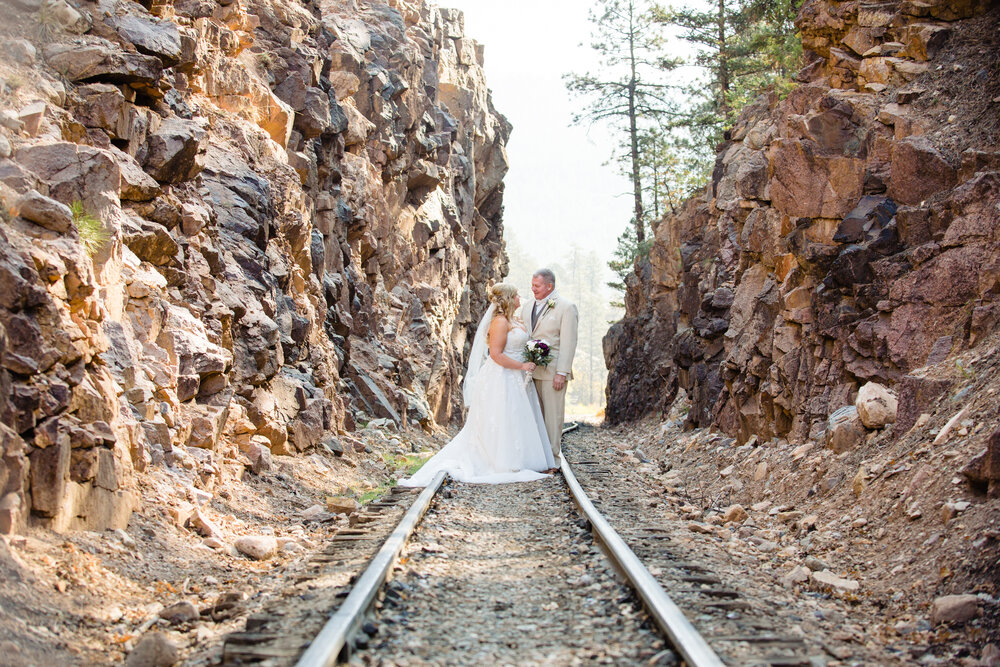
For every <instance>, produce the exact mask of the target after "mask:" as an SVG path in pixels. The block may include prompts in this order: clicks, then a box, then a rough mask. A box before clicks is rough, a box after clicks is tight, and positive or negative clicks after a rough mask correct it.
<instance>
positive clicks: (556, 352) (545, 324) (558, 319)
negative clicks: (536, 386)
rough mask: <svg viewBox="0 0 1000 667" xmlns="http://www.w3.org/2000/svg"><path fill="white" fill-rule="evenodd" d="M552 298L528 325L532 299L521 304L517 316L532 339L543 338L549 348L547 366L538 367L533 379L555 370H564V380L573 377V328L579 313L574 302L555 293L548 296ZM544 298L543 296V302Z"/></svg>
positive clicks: (554, 372)
mask: <svg viewBox="0 0 1000 667" xmlns="http://www.w3.org/2000/svg"><path fill="white" fill-rule="evenodd" d="M549 298H550V299H553V300H554V301H555V306H554V307H552V308H548V307H546V308H545V310H543V311H542V312H541V313H540V314H539V315H538V322H537V323H536V324H535V327H534V328H533V329H532V328H531V310H532V308H534V307H535V300H534V299H530V300H528V299H526V300H525V301H526V302H525V304H524V305H523V306H522V307H521V319H522V320H524V325H525V326H526V327H528V328H529V333H530V334H531V337H532V338H540V339H542V340H544V341H545V342H546V343H548V344H549V346H550V347H551V348H552V361H551V362H550V363H549V365H548V366H544V367H542V366H539V367H538V368H536V369H535V372H534V373H533V374H532V376H533V377H534V378H535V379H536V380H551V379H552V378H553V377H554V376H555V374H556V373H565V374H566V379H568V380H572V379H573V355H575V354H576V329H577V323H578V321H579V314H578V313H577V310H576V304H574V303H573V302H572V301H570V300H569V299H566V298H564V297H561V296H559V295H558V294H551V295H549ZM547 300H548V299H546V301H547Z"/></svg>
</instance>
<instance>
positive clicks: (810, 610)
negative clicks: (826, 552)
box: [563, 427, 913, 667]
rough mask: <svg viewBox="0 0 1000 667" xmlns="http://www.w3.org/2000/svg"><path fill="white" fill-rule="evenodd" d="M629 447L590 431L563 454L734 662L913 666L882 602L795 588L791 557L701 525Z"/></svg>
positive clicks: (574, 437)
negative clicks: (882, 624) (879, 628)
mask: <svg viewBox="0 0 1000 667" xmlns="http://www.w3.org/2000/svg"><path fill="white" fill-rule="evenodd" d="M625 444H626V443H624V442H622V441H621V440H620V439H618V438H616V437H615V434H614V433H613V432H612V431H610V430H606V429H595V428H592V427H583V428H581V429H580V430H579V431H576V432H573V433H570V434H568V435H567V436H566V437H565V438H564V445H563V451H564V452H565V453H566V455H567V456H568V458H569V461H570V463H571V464H572V465H573V467H574V470H575V473H576V475H577V476H578V477H579V479H580V483H581V485H582V486H583V488H584V489H585V490H586V491H587V494H588V496H590V498H591V500H593V501H594V503H595V505H596V506H597V508H598V510H600V511H601V513H602V514H604V516H605V518H607V519H608V521H609V522H610V523H611V524H612V526H614V527H615V529H616V530H617V531H618V532H619V534H621V535H622V537H623V539H624V540H625V541H626V543H628V544H629V546H630V547H632V549H633V551H635V553H636V555H637V556H639V558H640V559H641V560H642V561H643V563H644V564H645V565H646V567H647V568H648V569H649V570H650V572H651V573H652V574H653V575H654V576H655V577H656V578H657V580H658V581H659V582H660V584H661V585H662V586H663V588H664V589H665V590H666V591H667V594H668V595H670V597H671V598H672V599H673V600H674V602H675V603H676V604H677V605H678V606H679V607H680V608H681V609H682V610H683V611H684V613H685V615H686V616H687V617H688V618H689V619H690V620H691V622H692V623H693V624H694V626H695V628H696V629H697V630H698V631H699V632H700V633H701V634H702V636H704V637H705V639H706V640H707V641H708V643H709V645H710V646H712V648H713V649H714V650H715V651H716V652H717V653H718V654H719V657H720V658H722V659H723V661H724V662H725V663H726V664H727V665H760V664H776V665H788V666H790V665H803V666H812V667H819V666H827V667H833V666H835V665H874V664H878V665H899V664H913V663H912V662H911V660H912V658H911V657H910V656H907V655H906V654H905V653H903V652H902V651H901V650H900V649H899V648H898V647H895V646H887V645H884V644H883V643H882V641H879V639H880V638H878V637H875V636H872V635H871V634H870V633H869V631H868V629H869V628H870V627H871V626H872V625H873V624H874V622H875V621H877V619H878V615H879V609H878V605H877V604H873V603H871V602H870V601H868V600H867V599H866V598H865V597H864V596H858V595H852V594H843V595H836V594H831V593H829V592H823V591H813V590H799V589H798V588H797V587H793V586H791V585H788V584H787V583H786V582H785V581H782V579H781V576H780V573H781V572H783V570H776V569H775V568H774V567H773V564H772V559H775V558H776V559H778V560H779V561H780V560H782V559H787V558H789V555H788V554H785V553H778V552H777V551H776V548H775V547H773V546H772V545H771V544H769V543H767V542H765V541H763V540H760V541H759V543H757V544H754V543H748V542H744V541H742V540H740V539H737V537H738V535H737V533H735V532H734V533H730V532H729V530H728V529H724V528H723V527H722V526H720V525H711V524H707V523H701V522H696V521H691V520H690V516H688V513H689V512H690V504H689V501H688V499H687V498H686V497H685V496H684V494H683V492H678V491H677V490H676V489H673V490H671V489H672V487H669V485H664V483H663V482H662V481H661V479H660V478H661V475H660V474H659V471H658V470H657V468H656V467H655V466H653V465H651V464H649V463H642V462H641V461H639V460H637V459H636V458H635V457H634V456H633V455H631V453H630V452H628V450H625V449H623V447H624V446H625ZM743 530H744V532H746V533H747V534H750V531H751V527H750V526H749V525H747V526H745V527H744V528H743ZM741 534H742V533H741ZM741 534H740V535H741ZM725 536H730V537H725Z"/></svg>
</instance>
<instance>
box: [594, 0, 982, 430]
mask: <svg viewBox="0 0 1000 667" xmlns="http://www.w3.org/2000/svg"><path fill="white" fill-rule="evenodd" d="M998 23H1000V10H998V8H997V7H996V5H995V3H992V5H991V4H990V3H986V2H978V1H976V0H968V1H965V2H944V1H937V0H921V1H916V0H905V1H893V2H878V3H871V2H836V1H831V0H807V1H806V2H805V3H804V5H803V7H802V9H801V11H800V14H799V17H798V19H797V26H798V28H799V30H800V32H801V35H802V40H803V45H804V48H805V67H804V69H803V70H802V71H801V72H800V73H799V75H798V79H799V85H798V86H797V87H796V88H795V89H793V90H792V91H791V93H790V94H789V95H788V96H787V97H786V98H785V99H779V98H778V97H777V96H776V95H774V94H770V95H765V96H763V97H761V98H760V99H758V100H757V101H756V102H755V103H754V104H753V105H752V106H751V107H750V108H748V109H747V110H746V111H745V112H744V113H743V114H742V116H741V117H740V119H739V120H738V122H737V123H736V124H735V126H734V127H733V128H731V130H730V131H729V132H728V133H727V137H726V141H725V142H724V143H723V144H722V145H721V146H720V147H719V152H718V158H717V162H716V167H715V172H714V174H713V178H712V182H711V185H710V186H709V187H708V189H707V191H706V192H705V193H704V194H703V195H702V196H699V197H696V198H694V199H692V200H690V201H688V202H687V203H686V205H685V206H684V208H683V210H682V211H681V212H680V213H679V214H677V215H674V216H670V217H667V218H665V219H663V220H662V221H660V222H659V223H658V224H657V225H656V226H655V243H654V245H653V247H652V249H651V252H650V254H649V257H648V259H643V260H642V261H640V262H638V263H637V267H636V271H635V273H634V275H631V276H630V277H629V280H628V292H627V295H626V316H625V318H624V319H623V320H622V321H621V322H619V323H617V324H616V325H615V326H614V327H612V329H611V331H610V332H609V334H608V335H607V337H606V338H605V341H604V345H605V355H606V358H607V363H608V366H609V368H610V377H609V383H608V388H607V394H608V408H607V415H608V419H609V421H611V422H612V423H615V422H622V421H626V420H632V419H635V418H638V417H640V416H642V415H644V414H648V413H650V412H654V411H665V410H666V409H667V408H669V407H670V405H671V403H672V401H673V400H674V398H675V396H676V395H677V393H678V391H679V389H681V388H683V389H684V390H685V392H686V395H687V397H688V398H689V400H690V401H691V409H690V412H689V413H688V414H687V415H686V418H685V419H686V423H687V424H688V425H689V426H693V427H699V426H709V425H717V426H718V427H720V428H721V429H722V430H723V431H725V432H726V433H728V434H731V435H733V436H735V437H736V438H737V439H738V440H739V442H741V443H742V442H744V441H746V440H747V439H749V438H750V437H751V436H753V435H756V436H757V437H758V438H759V439H760V440H761V441H765V440H768V439H771V438H781V439H785V440H787V441H790V442H803V441H805V440H807V439H809V438H813V439H815V438H818V437H820V436H821V434H822V433H823V431H824V429H825V428H826V423H827V418H828V416H829V415H830V414H831V413H833V412H834V411H836V410H837V409H838V408H841V407H843V406H846V405H849V404H851V403H853V401H854V399H855V396H856V395H857V392H858V389H859V388H860V387H861V386H862V385H864V384H865V383H867V382H869V381H874V382H878V383H880V384H882V385H886V386H890V387H894V388H895V389H896V390H897V391H898V392H899V393H900V397H899V399H900V411H901V415H900V417H901V419H903V417H904V415H903V414H902V413H904V412H906V413H907V414H909V415H910V421H909V424H905V428H903V426H904V424H898V425H897V429H901V430H902V431H903V432H905V430H906V429H907V428H909V426H911V425H912V423H913V420H915V419H916V417H917V415H919V414H920V413H921V412H923V411H924V410H923V408H924V407H925V406H926V405H927V403H928V401H930V400H933V399H934V398H936V397H937V395H938V394H939V393H940V392H941V391H942V389H941V388H940V387H937V388H935V387H936V385H935V384H934V382H933V381H931V380H927V379H924V378H923V377H922V376H921V372H920V369H921V368H922V367H923V366H924V365H925V364H928V363H935V362H939V361H941V360H942V359H944V358H945V357H947V355H949V354H950V353H954V352H958V351H960V350H963V349H967V348H968V347H970V346H974V345H976V344H977V342H979V341H981V340H982V339H983V337H984V336H985V335H986V334H988V333H989V332H990V331H992V330H993V329H994V327H995V325H996V323H997V321H998V319H1000V303H998V301H997V299H998V296H1000V231H998V229H1000V227H998V220H1000V145H998V143H997V137H998V136H1000V135H998V130H1000V64H998V61H997V59H996V58H995V56H994V54H996V53H997V52H998V48H1000V33H998V30H997V26H998ZM904 406H908V407H907V408H906V409H905V410H904Z"/></svg>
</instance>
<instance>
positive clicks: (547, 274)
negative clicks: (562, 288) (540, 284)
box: [531, 269, 556, 287]
mask: <svg viewBox="0 0 1000 667" xmlns="http://www.w3.org/2000/svg"><path fill="white" fill-rule="evenodd" d="M531 277H532V278H541V279H542V280H544V281H545V282H547V283H548V284H550V285H552V286H553V287H555V286H556V274H554V273H552V269H538V270H537V271H535V272H534V273H533V274H531Z"/></svg>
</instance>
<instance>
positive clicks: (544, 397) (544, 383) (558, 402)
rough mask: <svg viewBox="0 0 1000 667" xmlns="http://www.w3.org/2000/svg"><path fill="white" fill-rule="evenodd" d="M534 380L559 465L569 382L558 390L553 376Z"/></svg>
mask: <svg viewBox="0 0 1000 667" xmlns="http://www.w3.org/2000/svg"><path fill="white" fill-rule="evenodd" d="M534 382H535V391H536V392H537V393H538V402H539V403H541V404H542V417H543V418H544V419H545V430H546V431H547V432H548V434H549V443H550V444H551V445H552V455H553V456H554V457H555V459H556V465H559V446H560V442H561V440H562V427H563V420H564V418H565V417H566V389H567V387H568V385H569V383H567V387H563V390H562V391H556V390H555V389H553V388H552V378H549V379H547V380H535V381H534Z"/></svg>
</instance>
